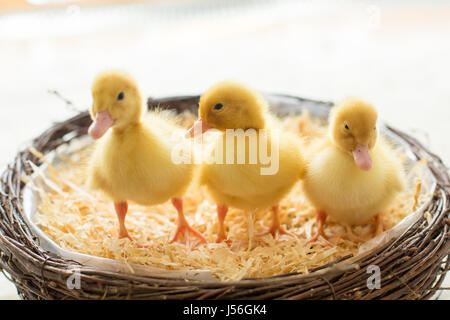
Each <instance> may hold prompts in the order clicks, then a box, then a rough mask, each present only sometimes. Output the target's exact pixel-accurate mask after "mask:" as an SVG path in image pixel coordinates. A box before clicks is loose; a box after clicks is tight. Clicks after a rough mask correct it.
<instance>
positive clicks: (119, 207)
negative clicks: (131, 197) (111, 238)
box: [114, 201, 133, 241]
mask: <svg viewBox="0 0 450 320" xmlns="http://www.w3.org/2000/svg"><path fill="white" fill-rule="evenodd" d="M114 208H115V209H116V213H117V218H118V219H119V239H122V238H128V239H130V240H131V241H133V239H132V238H131V237H130V235H129V234H128V231H127V228H126V227H125V217H126V215H127V211H128V203H127V202H126V201H123V202H116V203H114Z"/></svg>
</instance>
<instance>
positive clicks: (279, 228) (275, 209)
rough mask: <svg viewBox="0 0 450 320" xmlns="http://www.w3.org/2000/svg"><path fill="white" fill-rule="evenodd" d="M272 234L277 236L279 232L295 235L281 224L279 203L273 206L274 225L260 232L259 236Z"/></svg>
mask: <svg viewBox="0 0 450 320" xmlns="http://www.w3.org/2000/svg"><path fill="white" fill-rule="evenodd" d="M269 233H270V234H271V235H272V236H273V237H274V238H276V237H277V236H278V235H279V234H287V235H288V236H291V237H295V236H294V235H293V234H292V233H290V232H287V231H286V230H285V229H284V228H283V227H282V226H281V224H280V217H279V215H278V205H276V206H273V207H272V225H271V226H270V228H269V229H268V230H267V231H264V232H261V233H258V236H265V235H266V234H269Z"/></svg>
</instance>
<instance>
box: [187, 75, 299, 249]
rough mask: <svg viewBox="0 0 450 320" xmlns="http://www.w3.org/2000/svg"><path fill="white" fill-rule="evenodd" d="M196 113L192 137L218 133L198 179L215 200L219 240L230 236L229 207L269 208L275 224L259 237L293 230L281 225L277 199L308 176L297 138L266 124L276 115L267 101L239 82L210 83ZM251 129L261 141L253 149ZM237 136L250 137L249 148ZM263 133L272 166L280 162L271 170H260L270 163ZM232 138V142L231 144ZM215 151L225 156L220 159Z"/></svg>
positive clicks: (246, 139)
mask: <svg viewBox="0 0 450 320" xmlns="http://www.w3.org/2000/svg"><path fill="white" fill-rule="evenodd" d="M198 113H199V119H198V120H197V121H196V122H195V123H194V125H193V127H192V128H191V129H190V130H189V131H188V132H187V136H188V137H193V136H196V135H199V134H202V133H204V132H206V131H207V130H209V129H211V128H215V129H218V130H219V132H220V133H219V135H218V138H217V140H216V141H215V145H214V149H213V150H215V153H216V158H215V161H212V163H211V161H210V163H204V164H203V165H202V167H201V169H200V179H199V180H200V184H201V185H204V186H206V189H207V190H208V191H209V194H210V195H211V196H212V198H213V199H214V201H215V202H216V204H217V215H218V220H219V232H218V236H217V240H216V242H221V241H223V240H225V239H226V237H227V235H226V232H225V227H224V220H225V217H226V214H227V212H228V207H230V206H232V207H235V208H238V209H242V210H246V211H247V210H248V211H249V210H252V211H256V210H259V209H265V208H268V207H271V208H272V224H271V226H270V228H269V229H268V230H267V231H266V232H263V233H262V234H260V235H264V234H269V233H270V234H272V236H274V237H275V236H276V235H278V234H289V233H288V232H287V231H286V230H285V229H284V228H283V227H282V226H281V224H280V220H279V216H278V203H279V202H280V200H281V199H282V198H283V197H284V196H285V195H286V194H287V193H288V192H289V191H290V190H291V188H292V187H293V186H294V184H295V183H296V182H297V181H298V180H299V179H300V178H301V177H302V176H303V174H304V168H305V165H304V161H303V158H302V155H301V152H300V147H299V145H300V144H299V143H298V142H299V141H298V138H297V137H295V136H294V135H291V134H289V133H287V132H280V133H279V134H278V135H277V133H278V132H277V131H276V130H273V129H271V128H269V127H268V123H271V124H272V123H273V121H272V120H273V119H271V115H270V114H269V112H268V106H267V102H266V101H265V99H264V98H263V97H262V96H261V95H260V94H259V93H257V92H256V91H255V90H253V89H251V88H249V87H247V86H245V85H243V84H240V83H238V82H234V81H222V82H219V83H217V84H215V85H214V86H212V87H211V88H210V89H209V90H208V91H206V92H205V93H204V94H203V95H202V96H201V97H200V101H199V111H198ZM230 129H233V130H230ZM251 129H253V131H252V130H251ZM244 130H245V131H244ZM230 132H232V133H233V134H236V135H235V136H233V137H232V138H231V139H229V138H227V136H228V133H230ZM252 133H254V137H256V139H255V140H253V142H257V143H255V144H256V146H255V148H254V149H250V148H251V147H250V145H251V138H250V136H251V134H252ZM239 134H242V135H243V136H244V137H245V135H247V134H248V135H249V136H247V137H245V140H244V141H245V149H244V148H240V149H239V150H238V143H237V140H238V139H239V138H237V137H238V136H239ZM263 135H264V136H263ZM241 137H242V136H241ZM265 137H267V140H266V143H262V145H264V144H265V145H266V146H267V150H268V154H269V153H270V154H271V156H272V160H273V161H272V163H271V165H274V164H275V165H278V166H277V167H276V170H273V171H272V172H270V173H269V174H266V173H267V172H266V173H263V171H262V169H264V168H265V169H268V168H267V167H268V165H267V162H266V164H264V161H263V159H262V157H261V154H260V151H261V148H263V147H262V146H261V145H260V141H265V140H262V139H265ZM276 138H278V139H276ZM277 140H278V141H277ZM229 142H231V143H233V145H228V143H229ZM233 146H234V148H233ZM220 151H221V152H220ZM251 151H252V152H253V153H256V155H254V156H255V158H254V161H253V162H251V161H250V159H251V158H252V154H251V153H252V152H251ZM239 152H242V154H244V155H245V161H241V162H239V161H238V154H239ZM217 154H221V155H220V156H219V157H217ZM230 154H231V155H234V158H232V157H231V155H230ZM258 154H259V156H258ZM228 155H230V159H232V160H233V161H231V163H230V162H227V156H228ZM256 158H257V159H256ZM274 159H275V160H274ZM242 160H243V158H242ZM274 162H277V163H274Z"/></svg>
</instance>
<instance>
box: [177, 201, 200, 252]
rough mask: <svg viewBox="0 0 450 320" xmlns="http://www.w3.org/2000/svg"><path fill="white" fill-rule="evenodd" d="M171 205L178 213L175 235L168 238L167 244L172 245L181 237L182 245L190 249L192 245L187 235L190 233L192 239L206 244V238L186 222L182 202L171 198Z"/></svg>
mask: <svg viewBox="0 0 450 320" xmlns="http://www.w3.org/2000/svg"><path fill="white" fill-rule="evenodd" d="M172 204H173V206H174V207H175V209H177V211H178V226H177V229H176V230H175V233H174V234H173V235H172V237H171V238H170V240H169V243H173V242H175V241H176V240H178V239H179V238H180V237H182V243H184V244H185V245H187V246H188V247H191V245H192V243H191V238H190V237H189V233H192V234H193V235H194V237H196V238H198V239H199V240H200V242H202V243H206V242H207V241H206V238H205V237H204V236H203V235H202V234H201V233H200V232H198V231H197V230H195V229H194V228H193V227H191V226H190V225H189V223H188V222H187V220H186V217H185V216H184V213H183V200H182V199H180V198H173V199H172Z"/></svg>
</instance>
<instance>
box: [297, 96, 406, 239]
mask: <svg viewBox="0 0 450 320" xmlns="http://www.w3.org/2000/svg"><path fill="white" fill-rule="evenodd" d="M377 117H378V115H377V112H376V110H375V109H374V108H373V107H372V106H371V105H370V104H368V103H367V102H364V101H362V100H358V99H354V98H352V99H346V100H344V101H342V102H341V103H340V104H338V105H337V106H336V107H334V108H333V110H332V112H331V114H330V119H329V137H328V138H327V139H326V141H325V142H324V143H323V144H322V145H320V146H319V147H318V150H315V153H314V155H313V156H312V157H311V159H309V163H308V165H307V169H306V175H305V179H304V181H303V186H304V192H305V194H306V196H307V198H308V199H309V200H310V201H311V203H312V204H313V205H314V206H315V207H316V208H317V222H318V232H317V234H316V235H315V236H314V237H313V238H312V239H310V240H309V241H308V242H311V241H316V240H318V238H319V237H320V236H322V237H323V238H325V239H327V238H326V236H325V234H324V231H323V225H324V223H325V220H326V218H327V215H330V216H331V217H332V218H333V219H335V220H336V221H338V222H342V223H344V224H346V225H353V224H362V223H365V222H367V221H368V220H369V219H371V218H373V217H374V216H377V215H378V214H380V213H381V212H382V211H383V210H384V209H386V207H387V206H388V205H389V204H390V203H391V202H392V200H393V199H394V197H395V196H396V195H397V194H398V193H399V192H400V191H401V190H402V189H403V188H404V173H403V166H402V162H401V161H400V159H399V157H398V155H396V153H395V152H394V150H393V149H392V148H391V147H390V145H389V144H388V143H387V142H386V141H384V140H383V139H377V137H378V130H377V126H376V122H377ZM378 218H379V217H378V216H377V228H376V229H377V231H378V232H379V230H380V223H381V220H380V219H378Z"/></svg>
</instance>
